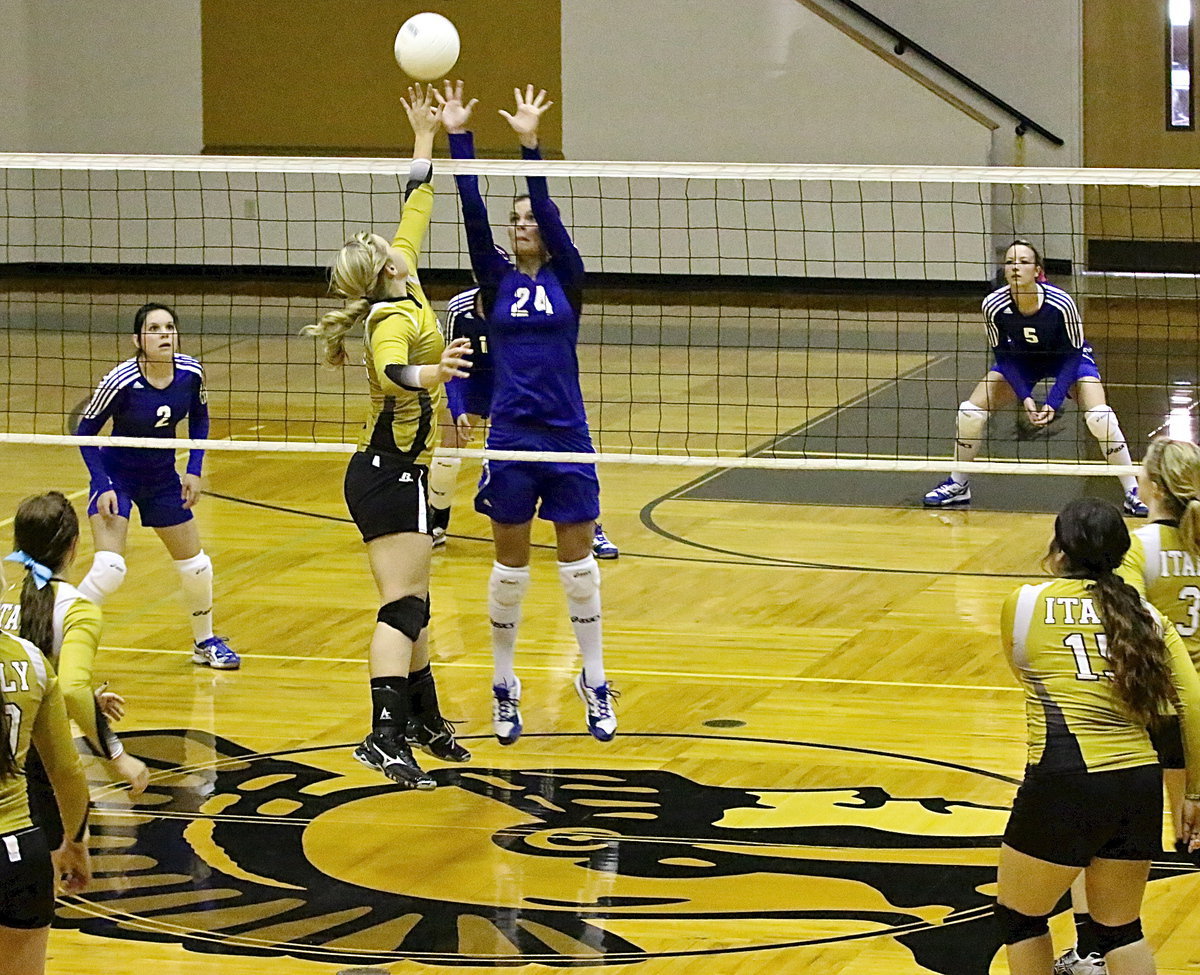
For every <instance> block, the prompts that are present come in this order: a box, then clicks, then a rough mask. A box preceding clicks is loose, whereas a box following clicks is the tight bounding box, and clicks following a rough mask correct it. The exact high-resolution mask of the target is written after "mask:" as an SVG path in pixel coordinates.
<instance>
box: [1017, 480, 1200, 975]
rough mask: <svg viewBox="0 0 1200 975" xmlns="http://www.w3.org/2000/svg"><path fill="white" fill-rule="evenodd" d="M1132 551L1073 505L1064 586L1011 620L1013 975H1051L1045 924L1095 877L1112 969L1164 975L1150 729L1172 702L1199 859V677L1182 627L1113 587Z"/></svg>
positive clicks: (1055, 568)
mask: <svg viewBox="0 0 1200 975" xmlns="http://www.w3.org/2000/svg"><path fill="white" fill-rule="evenodd" d="M1128 549H1129V531H1128V529H1127V528H1126V527H1125V523H1124V521H1123V519H1122V518H1121V514H1120V512H1119V511H1118V510H1117V509H1116V508H1115V507H1113V506H1112V505H1110V504H1108V503H1107V502H1103V501H1096V500H1093V499H1087V498H1085V499H1081V500H1078V501H1073V502H1071V503H1070V504H1068V505H1067V506H1066V507H1065V508H1064V509H1063V510H1062V512H1061V513H1060V514H1059V516H1058V518H1057V519H1056V521H1055V523H1054V540H1053V541H1052V542H1051V545H1050V552H1049V554H1048V555H1047V558H1046V564H1047V567H1048V568H1049V569H1050V570H1051V572H1052V573H1053V574H1054V575H1055V576H1057V577H1058V578H1056V579H1054V580H1053V581H1050V582H1044V583H1041V584H1040V585H1033V586H1022V587H1021V588H1019V589H1018V590H1017V591H1016V592H1014V593H1013V594H1012V595H1011V596H1009V597H1008V599H1007V600H1006V601H1005V603H1004V608H1003V611H1002V613H1001V622H1000V626H1001V635H1002V639H1003V643H1004V647H1005V650H1006V651H1007V653H1008V658H1009V662H1010V664H1011V666H1012V668H1013V670H1014V672H1015V673H1016V675H1017V676H1018V678H1019V679H1020V681H1021V683H1022V684H1023V685H1024V687H1025V704H1026V718H1027V726H1028V734H1029V760H1028V765H1027V767H1026V771H1025V781H1024V782H1023V783H1022V785H1021V788H1020V790H1019V791H1018V793H1017V796H1016V799H1015V800H1014V802H1013V810H1012V815H1011V816H1010V818H1009V821H1008V826H1007V828H1006V830H1005V833H1004V843H1003V845H1002V846H1001V848H1000V866H999V876H998V889H997V905H996V917H997V919H998V920H999V922H1000V927H1001V931H1002V933H1003V936H1004V942H1005V944H1006V945H1007V946H1008V961H1009V968H1010V970H1011V972H1012V973H1013V975H1031V973H1035V972H1036V973H1049V972H1050V971H1051V968H1052V966H1053V964H1054V956H1053V948H1052V945H1051V941H1050V933H1049V925H1048V918H1049V916H1050V914H1051V913H1052V912H1053V910H1054V908H1055V905H1056V904H1057V903H1058V901H1059V899H1060V898H1061V897H1062V895H1063V894H1064V893H1066V891H1067V890H1068V888H1069V887H1070V885H1071V882H1072V881H1073V880H1074V879H1075V877H1076V876H1077V875H1078V874H1079V872H1080V871H1081V870H1082V869H1083V868H1084V867H1087V868H1088V876H1087V884H1088V895H1089V903H1090V907H1091V912H1092V918H1093V923H1094V926H1095V931H1096V936H1097V939H1098V941H1099V945H1100V955H1101V957H1103V958H1104V960H1105V961H1106V962H1107V964H1108V967H1109V968H1110V970H1111V971H1112V972H1113V973H1114V975H1150V973H1153V971H1154V959H1153V956H1152V954H1151V951H1150V946H1149V943H1148V942H1147V941H1146V940H1145V938H1144V937H1143V936H1142V929H1141V918H1140V915H1141V902H1142V892H1143V890H1144V888H1145V885H1146V879H1147V877H1148V875H1149V871H1150V861H1151V859H1152V858H1153V857H1154V856H1156V855H1157V854H1158V853H1159V852H1160V851H1161V831H1162V802H1161V791H1162V789H1161V784H1160V778H1159V768H1158V764H1157V759H1156V756H1155V753H1154V749H1153V747H1152V746H1151V743H1150V737H1149V735H1148V733H1147V730H1146V727H1147V725H1150V724H1153V723H1154V722H1155V721H1156V720H1157V719H1158V717H1159V714H1160V711H1161V709H1162V707H1163V705H1164V704H1165V703H1166V702H1167V701H1168V700H1170V699H1171V698H1172V697H1174V698H1175V699H1176V700H1177V701H1178V711H1179V716H1180V720H1181V723H1182V726H1183V739H1184V742H1185V753H1186V758H1187V769H1188V784H1187V795H1186V797H1185V798H1184V801H1183V809H1182V814H1181V818H1182V822H1183V830H1184V833H1185V835H1186V836H1187V838H1188V844H1189V846H1190V847H1191V848H1192V849H1195V848H1198V847H1200V677H1197V674H1196V671H1195V669H1194V668H1193V666H1192V662H1191V659H1190V658H1189V657H1188V653H1187V648H1186V647H1185V646H1184V644H1183V641H1182V640H1181V639H1180V638H1179V635H1178V634H1177V633H1176V632H1175V629H1174V627H1172V626H1170V625H1169V624H1165V625H1164V622H1163V620H1162V617H1161V616H1160V615H1159V614H1158V612H1157V611H1156V610H1154V609H1152V608H1151V607H1149V606H1147V605H1146V604H1145V603H1144V602H1143V601H1142V600H1141V598H1140V597H1139V595H1138V593H1137V591H1136V590H1135V589H1134V588H1133V587H1131V586H1129V585H1128V584H1127V583H1125V582H1124V581H1122V580H1121V579H1120V578H1119V577H1118V576H1117V575H1116V570H1117V568H1118V567H1119V566H1120V565H1121V562H1122V559H1123V558H1124V556H1125V553H1126V552H1127V550H1128Z"/></svg>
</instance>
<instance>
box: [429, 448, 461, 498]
mask: <svg viewBox="0 0 1200 975" xmlns="http://www.w3.org/2000/svg"><path fill="white" fill-rule="evenodd" d="M460 467H462V458H461V457H438V456H436V455H435V456H434V458H433V463H432V464H430V465H429V504H430V505H431V506H432V507H434V508H449V507H450V502H451V501H452V500H453V498H454V485H455V482H456V481H457V480H458V469H459V468H460Z"/></svg>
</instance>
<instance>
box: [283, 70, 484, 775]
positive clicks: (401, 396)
mask: <svg viewBox="0 0 1200 975" xmlns="http://www.w3.org/2000/svg"><path fill="white" fill-rule="evenodd" d="M401 102H402V103H403V105H404V110H405V112H406V113H407V114H408V120H409V123H410V124H411V125H412V129H413V134H414V137H415V138H414V146H413V161H412V166H411V167H410V170H409V178H408V182H407V185H406V187H405V195H404V206H403V212H402V215H401V218H400V227H399V229H398V230H397V231H396V236H395V239H394V240H393V241H392V243H391V244H388V242H387V241H386V240H384V238H382V237H380V236H379V235H378V234H371V233H360V234H358V235H356V236H355V237H354V239H352V240H349V241H347V242H346V244H345V245H344V246H343V247H342V249H341V251H339V252H338V255H337V259H336V261H335V262H334V265H333V270H332V278H333V288H334V290H335V291H336V292H337V293H338V294H339V295H341V296H342V297H343V298H345V299H346V301H347V304H346V306H345V307H344V308H343V309H341V310H339V311H333V312H330V313H329V314H327V315H325V316H323V317H322V318H321V321H320V322H319V323H318V324H316V325H310V326H306V327H305V329H304V333H305V334H307V335H315V336H318V337H320V338H321V339H323V340H324V342H325V362H326V364H327V365H330V366H340V365H343V364H344V363H345V362H346V359H347V356H346V347H345V338H346V333H347V332H348V331H349V330H350V329H351V328H355V327H358V326H362V327H363V328H364V330H365V339H366V357H365V358H366V366H367V384H368V386H369V388H370V394H371V405H370V414H369V417H368V419H367V422H366V423H365V424H364V426H363V432H362V436H361V437H360V438H359V442H358V451H357V452H356V453H355V454H354V455H353V456H352V457H351V458H350V463H349V465H348V467H347V468H346V480H345V495H346V505H347V507H348V508H349V509H350V515H351V517H352V518H353V519H354V524H355V525H356V526H357V527H358V530H359V533H360V534H361V535H362V539H363V541H364V542H365V543H366V545H367V556H368V558H369V560H370V563H371V572H372V574H373V575H374V577H375V585H376V587H377V588H378V590H379V601H380V606H379V612H378V614H377V616H376V623H375V631H374V633H373V635H372V637H371V649H370V672H371V733H370V734H369V735H367V737H366V738H365V739H364V740H363V742H362V744H361V745H359V746H358V747H357V748H356V749H355V751H354V757H355V758H356V759H358V761H360V762H362V763H363V764H364V765H366V766H368V767H369V768H373V769H376V770H378V771H380V772H383V774H384V775H386V776H387V777H388V778H390V779H392V781H394V782H396V783H397V784H399V785H401V786H403V787H404V788H408V789H432V788H434V787H435V786H436V783H435V781H434V780H433V778H431V777H430V776H428V775H426V774H425V773H424V772H423V771H422V770H421V768H420V766H419V765H417V762H416V760H415V759H414V758H413V756H412V751H411V750H410V748H409V741H414V742H415V743H417V744H418V745H420V746H421V747H422V748H424V750H425V751H427V752H428V753H429V754H431V755H433V756H435V757H436V758H440V759H442V760H444V761H452V762H466V761H469V760H470V758H471V755H470V753H469V752H468V751H467V750H466V749H465V748H463V747H462V745H460V744H459V743H458V742H457V741H456V740H455V738H454V729H453V726H452V725H451V723H450V722H448V721H447V720H446V719H445V718H443V717H442V715H441V711H440V708H439V706H438V699H437V690H436V687H435V685H434V680H433V673H432V671H431V669H430V666H429V563H430V553H431V551H432V539H431V534H430V533H431V530H432V525H431V524H430V519H429V511H428V502H427V500H426V490H427V482H428V472H429V458H430V455H431V454H432V452H433V448H434V445H435V443H436V440H437V417H438V414H439V411H440V410H441V408H442V401H443V398H444V392H443V389H442V387H443V385H444V384H445V383H446V382H447V381H448V380H450V379H452V378H454V377H455V376H465V375H467V369H468V368H469V367H470V362H469V361H468V360H467V359H466V358H464V356H467V355H469V354H470V352H471V347H470V343H468V342H466V341H455V342H451V343H450V344H449V345H448V346H447V345H446V344H445V343H444V341H443V339H442V333H441V331H440V329H439V328H438V322H437V316H436V315H435V314H434V311H433V308H432V306H431V305H430V304H429V299H428V298H426V297H425V292H424V290H423V289H422V287H421V282H420V280H419V279H418V277H417V258H418V256H419V254H420V249H421V245H422V243H423V242H424V240H425V235H426V233H427V232H428V230H429V220H430V217H431V215H432V213H433V187H432V186H431V185H430V182H429V181H430V179H431V178H432V176H433V163H432V161H431V156H432V154H433V137H434V135H435V134H436V133H437V131H438V129H439V128H440V126H441V109H440V108H439V107H438V105H437V104H436V102H435V100H434V98H433V94H432V90H431V89H425V90H422V89H421V88H420V87H419V86H418V87H417V88H409V89H408V100H407V101H405V100H404V99H401ZM410 719H411V720H410ZM406 739H407V740H406Z"/></svg>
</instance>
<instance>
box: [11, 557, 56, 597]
mask: <svg viewBox="0 0 1200 975" xmlns="http://www.w3.org/2000/svg"><path fill="white" fill-rule="evenodd" d="M4 561H5V562H16V563H17V564H18V565H23V566H25V568H26V569H27V570H28V571H29V574H30V575H32V576H33V584H34V585H35V586H37V587H38V588H39V589H45V588H46V586H48V585H49V584H50V580H51V578H53V576H54V573H53V572H52V571H51V570H50V569H48V568H46V567H45V566H44V565H42V563H41V562H39V561H38V560H37V559H35V558H34V557H33V556H32V555H26V554H25V553H24V552H22V551H21V550H20V549H17V551H15V552H13V553H12V554H11V555H6V556H4Z"/></svg>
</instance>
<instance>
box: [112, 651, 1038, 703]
mask: <svg viewBox="0 0 1200 975" xmlns="http://www.w3.org/2000/svg"><path fill="white" fill-rule="evenodd" d="M100 649H101V650H111V651H114V652H116V653H151V654H166V655H168V656H191V652H190V651H188V650H170V649H167V648H165V647H116V646H108V645H105V646H101V647H100ZM241 656H242V659H243V660H287V661H293V662H295V661H299V662H311V663H319V664H365V663H366V662H367V661H366V657H365V656H363V657H324V656H320V657H318V656H311V657H306V656H302V655H300V654H283V653H271V654H246V653H243V654H242V655H241ZM437 665H438V667H448V668H452V669H458V670H489V671H490V670H491V669H492V662H491V661H490V660H488V661H481V662H479V663H474V662H471V661H467V660H439V661H438V664H437ZM521 669H522V670H531V671H538V672H539V673H547V674H573V673H575V671H576V669H577V668H576V667H575V666H573V665H570V666H566V665H558V664H555V665H553V666H550V665H546V664H522V665H521ZM608 672H609V673H612V674H620V675H622V676H625V677H670V678H673V679H687V678H692V679H695V680H727V681H746V682H750V683H771V684H848V685H852V686H862V687H899V688H906V689H908V688H922V689H930V690H947V691H1011V692H1013V693H1022V690H1021V688H1020V687H1016V686H1012V687H1009V686H1003V687H1000V686H995V685H991V684H933V683H926V682H921V681H896V680H865V679H862V678H852V677H804V676H801V675H799V674H788V675H776V674H721V673H700V672H694V671H687V670H629V669H626V668H617V667H609V668H608Z"/></svg>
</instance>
